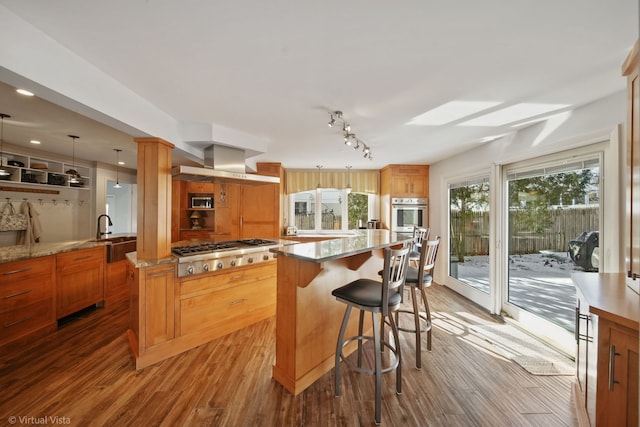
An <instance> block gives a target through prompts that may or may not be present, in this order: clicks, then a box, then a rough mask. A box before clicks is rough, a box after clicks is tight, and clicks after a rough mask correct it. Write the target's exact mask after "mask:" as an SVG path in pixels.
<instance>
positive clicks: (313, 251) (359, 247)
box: [271, 230, 412, 262]
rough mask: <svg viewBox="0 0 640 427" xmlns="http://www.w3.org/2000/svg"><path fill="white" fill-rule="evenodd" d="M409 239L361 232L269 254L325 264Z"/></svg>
mask: <svg viewBox="0 0 640 427" xmlns="http://www.w3.org/2000/svg"><path fill="white" fill-rule="evenodd" d="M411 239H412V236H411V234H397V233H392V232H391V231H389V230H362V231H360V232H358V233H357V235H353V236H348V237H339V238H335V239H331V240H323V241H320V242H307V243H298V244H293V245H287V246H283V247H281V248H277V249H272V250H271V252H276V253H278V255H284V256H289V257H293V258H297V259H301V260H304V261H311V262H325V261H330V260H334V259H338V258H346V257H348V256H352V255H357V254H359V253H363V252H368V251H371V250H374V249H381V248H386V247H388V246H393V245H396V244H400V243H404V242H406V241H409V240H411Z"/></svg>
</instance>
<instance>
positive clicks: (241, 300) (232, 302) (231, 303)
mask: <svg viewBox="0 0 640 427" xmlns="http://www.w3.org/2000/svg"><path fill="white" fill-rule="evenodd" d="M247 301H249V300H248V299H246V298H241V299H237V300H235V301H231V302H230V303H229V305H237V304H242V303H243V302H247Z"/></svg>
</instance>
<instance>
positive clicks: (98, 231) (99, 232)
mask: <svg viewBox="0 0 640 427" xmlns="http://www.w3.org/2000/svg"><path fill="white" fill-rule="evenodd" d="M103 216H104V217H107V221H109V227H111V226H113V223H112V222H111V218H110V217H109V215H107V214H102V215H100V216H99V217H98V230H97V231H96V240H100V238H101V237H102V236H104V235H105V234H111V232H110V231H107V229H106V227H105V231H104V232H101V231H100V218H102V217H103Z"/></svg>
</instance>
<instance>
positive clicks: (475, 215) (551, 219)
mask: <svg viewBox="0 0 640 427" xmlns="http://www.w3.org/2000/svg"><path fill="white" fill-rule="evenodd" d="M546 212H547V214H548V215H549V216H548V217H547V218H548V223H549V224H550V225H549V226H548V227H546V228H544V229H542V230H534V228H535V227H536V221H535V220H533V221H532V215H531V212H530V211H529V212H527V211H525V210H513V211H511V212H510V215H509V227H510V230H509V236H510V237H509V254H511V255H513V254H531V253H537V252H539V251H542V250H549V251H554V252H565V251H567V245H568V243H569V241H570V240H573V239H574V238H576V237H577V236H579V235H580V233H582V232H583V231H597V230H598V229H599V218H598V215H599V208H598V206H585V207H580V208H574V207H572V208H564V209H550V210H548V211H546ZM489 215H490V213H489V212H472V213H466V214H465V215H464V220H463V221H461V219H460V215H459V214H458V213H455V212H452V213H451V235H452V236H458V235H459V234H458V233H459V232H460V231H462V240H461V241H462V242H463V244H464V253H465V254H466V255H488V254H489ZM541 217H543V215H541ZM534 218H535V216H534ZM537 225H540V224H537Z"/></svg>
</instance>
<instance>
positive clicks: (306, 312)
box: [273, 251, 383, 394]
mask: <svg viewBox="0 0 640 427" xmlns="http://www.w3.org/2000/svg"><path fill="white" fill-rule="evenodd" d="M357 257H358V262H357V263H355V264H356V265H358V266H359V267H358V268H357V270H353V269H352V268H353V267H354V262H353V260H351V259H350V258H351V257H346V258H340V259H337V260H332V261H327V262H324V263H316V262H313V261H304V260H299V259H296V258H293V257H286V256H280V257H278V308H277V318H276V364H275V366H274V368H273V377H274V379H275V380H276V381H278V382H280V383H281V384H282V385H283V386H284V387H285V388H286V389H287V390H289V391H290V392H291V393H293V394H298V393H300V392H301V391H303V390H304V389H306V388H307V387H309V386H310V385H311V384H313V383H314V382H315V381H316V380H318V379H319V378H320V377H321V376H322V375H324V374H326V373H327V372H329V371H330V370H331V369H332V368H333V367H334V355H335V348H336V341H337V338H338V332H339V329H340V323H341V321H342V318H343V315H344V311H345V305H344V304H343V303H340V302H338V301H336V299H335V298H334V297H333V296H332V295H331V291H332V290H333V289H335V288H338V287H340V286H342V285H345V284H347V283H349V282H350V281H352V280H356V279H358V278H363V277H366V278H371V279H375V280H379V277H378V271H379V270H380V269H381V268H382V263H383V260H382V252H381V251H373V254H372V253H371V252H369V256H368V259H367V260H366V261H364V262H362V259H363V256H362V254H359V255H357ZM314 269H315V271H317V272H318V273H317V275H315V277H313V279H312V280H310V277H309V276H310V274H309V271H314ZM309 280H310V281H309ZM357 321H358V316H352V317H351V320H350V323H349V327H348V330H347V336H351V335H355V334H356V333H357ZM365 329H366V330H370V329H371V320H370V316H369V318H368V319H367V320H366V323H365ZM355 347H356V343H355V342H354V343H352V345H351V346H350V347H348V348H347V352H351V351H353V350H354V349H355Z"/></svg>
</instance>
